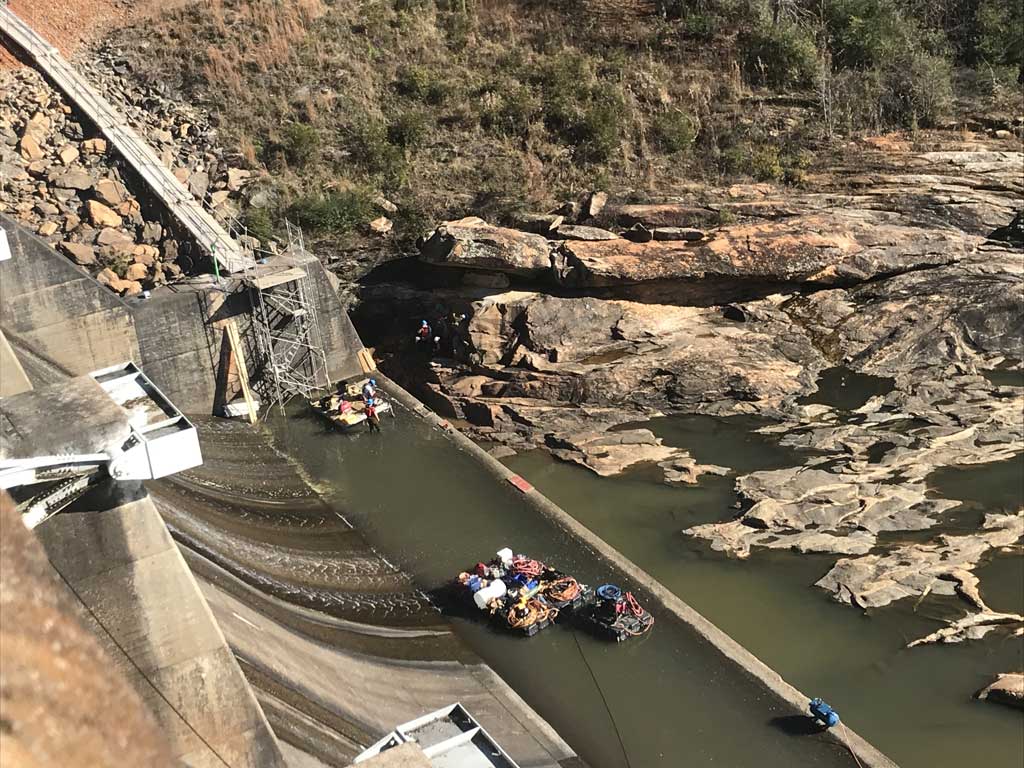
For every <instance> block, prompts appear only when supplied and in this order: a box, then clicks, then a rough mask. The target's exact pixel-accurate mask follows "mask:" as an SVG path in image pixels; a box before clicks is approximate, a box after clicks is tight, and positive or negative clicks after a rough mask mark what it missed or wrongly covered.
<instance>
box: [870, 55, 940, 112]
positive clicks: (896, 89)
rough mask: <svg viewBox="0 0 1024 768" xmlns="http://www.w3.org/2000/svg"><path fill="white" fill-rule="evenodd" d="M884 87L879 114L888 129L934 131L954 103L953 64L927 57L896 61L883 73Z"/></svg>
mask: <svg viewBox="0 0 1024 768" xmlns="http://www.w3.org/2000/svg"><path fill="white" fill-rule="evenodd" d="M882 83H883V87H882V92H881V99H880V104H879V114H880V115H881V118H882V122H883V126H884V127H888V126H898V127H903V128H911V127H917V126H920V127H921V128H931V127H933V126H935V125H936V124H937V123H938V121H939V120H940V119H941V118H942V117H943V115H945V114H946V112H947V111H948V110H949V106H950V104H951V103H952V100H953V87H952V68H951V66H950V64H949V62H948V61H946V60H945V59H943V58H940V57H938V56H932V55H930V54H927V53H920V52H908V53H905V54H904V55H902V56H898V57H896V58H895V59H894V60H893V61H892V62H890V63H889V64H888V65H887V66H886V67H885V69H884V70H883V74H882Z"/></svg>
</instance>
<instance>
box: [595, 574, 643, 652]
mask: <svg viewBox="0 0 1024 768" xmlns="http://www.w3.org/2000/svg"><path fill="white" fill-rule="evenodd" d="M594 595H595V597H594V601H593V602H592V603H590V604H589V605H587V607H586V608H585V609H584V610H583V611H581V612H580V621H581V623H582V624H583V625H584V626H585V627H586V628H588V629H590V630H591V631H592V632H593V633H594V634H595V635H597V636H598V637H604V638H607V639H609V640H615V641H616V642H620V643H621V642H622V641H623V640H628V639H630V638H631V637H639V636H640V635H646V634H647V633H648V632H650V631H651V628H652V627H653V626H654V617H653V616H652V615H651V614H650V612H649V611H647V610H646V609H645V608H643V606H641V605H640V603H639V602H638V601H637V599H636V598H635V597H633V593H632V592H623V591H622V590H621V589H620V588H619V587H617V586H616V585H615V584H602V585H601V586H600V587H598V588H597V589H596V590H595V591H594Z"/></svg>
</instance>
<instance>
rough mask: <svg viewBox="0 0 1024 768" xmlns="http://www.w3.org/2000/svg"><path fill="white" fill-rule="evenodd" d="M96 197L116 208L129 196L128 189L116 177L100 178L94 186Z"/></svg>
mask: <svg viewBox="0 0 1024 768" xmlns="http://www.w3.org/2000/svg"><path fill="white" fill-rule="evenodd" d="M92 191H93V194H94V195H95V196H96V199H97V200H99V201H100V202H101V203H103V204H104V205H108V206H110V207H111V208H116V207H117V206H119V205H121V204H122V203H123V202H124V201H125V199H126V198H127V197H128V191H127V190H126V189H125V188H124V185H122V184H121V182H119V181H116V180H114V179H100V180H99V181H97V182H96V183H95V184H93V187H92Z"/></svg>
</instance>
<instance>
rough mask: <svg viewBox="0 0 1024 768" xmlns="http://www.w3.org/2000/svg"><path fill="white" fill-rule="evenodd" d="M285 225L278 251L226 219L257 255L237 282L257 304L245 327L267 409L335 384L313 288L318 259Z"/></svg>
mask: <svg viewBox="0 0 1024 768" xmlns="http://www.w3.org/2000/svg"><path fill="white" fill-rule="evenodd" d="M285 224H286V228H287V235H288V244H287V247H286V248H285V250H284V252H283V253H275V252H272V251H266V250H261V249H256V248H254V243H256V242H257V241H256V240H255V239H254V238H253V237H251V236H250V235H249V232H248V230H247V229H246V227H245V226H244V225H242V224H241V223H240V222H239V221H238V220H237V219H234V218H228V219H227V221H226V222H225V225H226V226H227V228H228V231H229V232H230V233H231V236H232V238H233V239H234V240H235V241H236V242H237V243H238V245H239V247H240V248H241V250H242V251H243V253H245V254H246V255H248V256H251V257H252V258H251V259H250V260H249V262H248V263H249V264H250V266H248V267H247V268H246V269H245V270H244V271H243V272H242V273H241V274H240V275H239V278H240V281H239V282H238V283H237V285H238V289H239V290H241V291H246V292H248V295H249V303H250V305H251V307H252V311H251V313H250V323H249V325H248V328H246V329H245V335H246V336H248V337H249V338H248V339H247V342H249V343H248V344H247V346H248V347H249V349H250V354H251V355H252V358H253V359H251V360H250V364H249V369H250V372H251V373H252V374H253V375H252V384H253V387H254V388H255V389H256V391H257V392H258V393H259V395H260V398H261V400H262V402H263V403H265V404H266V405H267V406H268V408H269V407H273V406H274V404H277V405H278V406H279V407H280V408H281V410H282V411H283V410H284V407H285V405H286V404H287V403H288V401H289V400H291V399H292V398H293V397H304V398H306V399H311V398H313V397H314V396H316V394H317V393H318V392H322V391H323V390H325V389H329V388H330V386H331V382H330V374H329V373H328V370H327V355H326V353H325V351H324V345H323V336H322V334H321V332H320V322H319V319H318V317H317V309H316V303H315V302H314V301H311V300H310V298H309V292H308V279H309V278H308V274H307V265H308V264H309V263H310V262H312V261H313V259H314V257H313V256H312V255H310V254H309V253H308V252H307V251H306V247H305V243H304V241H303V237H302V230H301V229H300V228H299V227H297V226H295V225H294V224H292V223H291V222H290V221H288V222H285Z"/></svg>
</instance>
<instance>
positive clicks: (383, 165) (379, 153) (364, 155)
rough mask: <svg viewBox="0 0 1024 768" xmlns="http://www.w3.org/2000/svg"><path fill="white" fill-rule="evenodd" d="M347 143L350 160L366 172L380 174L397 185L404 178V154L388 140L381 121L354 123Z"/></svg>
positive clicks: (390, 182)
mask: <svg viewBox="0 0 1024 768" xmlns="http://www.w3.org/2000/svg"><path fill="white" fill-rule="evenodd" d="M347 144H348V147H349V152H350V153H351V156H352V160H353V161H354V162H355V163H356V164H357V165H358V166H359V167H360V168H362V169H363V170H364V171H365V172H366V173H368V174H370V175H374V176H381V177H382V178H383V179H384V180H385V181H386V182H387V183H388V184H391V185H398V184H400V183H401V182H402V180H403V179H404V178H405V156H404V155H403V153H402V150H401V149H400V148H398V147H397V146H395V145H394V144H392V143H390V142H389V141H388V131H387V129H386V128H385V127H384V125H383V124H382V123H380V122H377V121H373V120H367V121H365V122H363V123H358V124H356V125H355V126H353V127H352V128H351V136H350V138H349V140H348V142H347Z"/></svg>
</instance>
